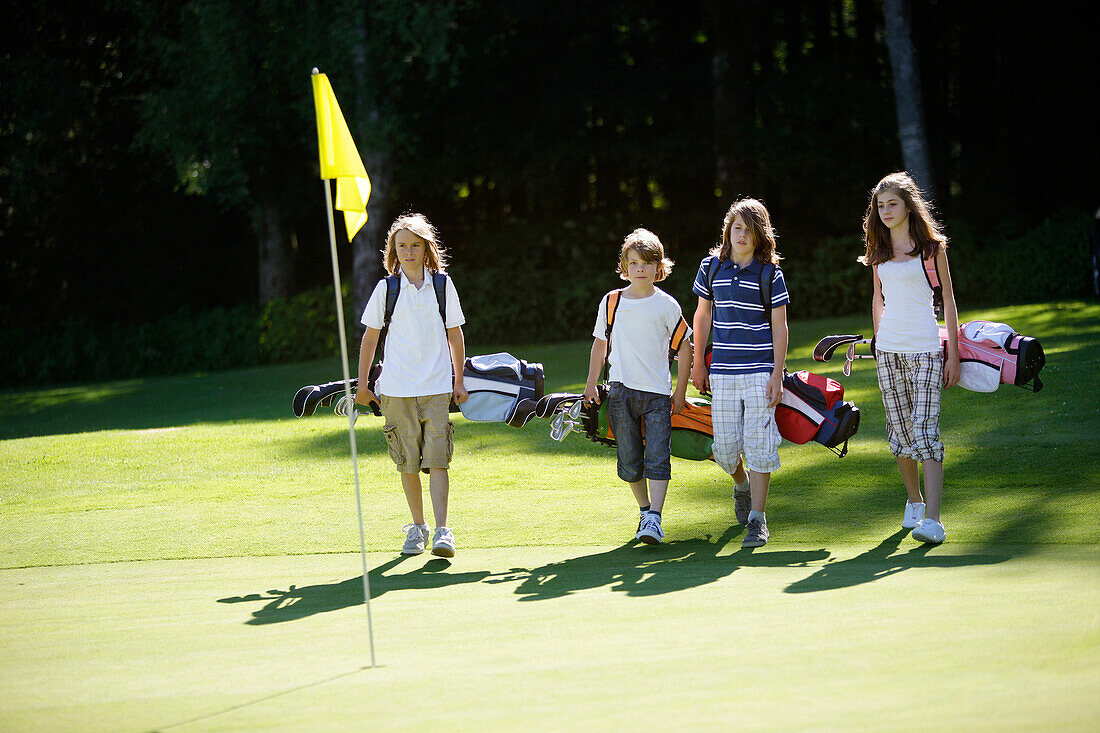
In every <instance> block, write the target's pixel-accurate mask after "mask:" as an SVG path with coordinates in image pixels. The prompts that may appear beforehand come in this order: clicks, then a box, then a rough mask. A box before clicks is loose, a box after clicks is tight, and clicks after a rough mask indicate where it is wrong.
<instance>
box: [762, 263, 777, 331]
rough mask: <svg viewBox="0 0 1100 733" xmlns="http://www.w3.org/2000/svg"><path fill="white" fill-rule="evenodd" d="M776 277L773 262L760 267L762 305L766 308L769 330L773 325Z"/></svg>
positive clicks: (765, 319) (765, 315) (765, 318)
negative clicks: (773, 298)
mask: <svg viewBox="0 0 1100 733" xmlns="http://www.w3.org/2000/svg"><path fill="white" fill-rule="evenodd" d="M774 277H775V265H774V264H773V263H771V262H769V263H767V264H766V265H761V267H760V305H761V306H763V308H764V322H765V323H767V324H768V328H771V325H772V279H773V278H774Z"/></svg>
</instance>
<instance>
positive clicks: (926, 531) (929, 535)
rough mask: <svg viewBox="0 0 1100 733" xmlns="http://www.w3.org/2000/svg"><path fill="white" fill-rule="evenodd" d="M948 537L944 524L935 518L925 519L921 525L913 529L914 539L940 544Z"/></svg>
mask: <svg viewBox="0 0 1100 733" xmlns="http://www.w3.org/2000/svg"><path fill="white" fill-rule="evenodd" d="M946 537H947V532H946V531H945V530H944V528H943V525H942V524H940V523H939V522H937V521H936V520H935V519H924V520H922V521H921V523H920V526H918V527H917V528H916V529H914V530H913V539H915V540H920V541H921V542H926V543H928V544H930V545H938V544H940V543H941V542H943V541H944V539H945V538H946Z"/></svg>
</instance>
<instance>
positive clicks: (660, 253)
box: [618, 229, 676, 282]
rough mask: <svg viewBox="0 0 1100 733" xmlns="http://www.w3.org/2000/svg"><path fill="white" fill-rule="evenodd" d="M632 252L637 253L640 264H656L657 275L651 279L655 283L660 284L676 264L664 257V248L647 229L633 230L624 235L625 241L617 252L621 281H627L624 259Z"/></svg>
mask: <svg viewBox="0 0 1100 733" xmlns="http://www.w3.org/2000/svg"><path fill="white" fill-rule="evenodd" d="M630 250H634V251H635V252H637V253H638V257H639V258H641V260H642V262H645V263H646V264H649V263H650V262H656V263H657V275H656V276H655V277H654V278H653V279H654V281H655V282H661V281H662V280H664V279H665V278H666V277H668V276H669V274H670V273H671V272H672V266H673V265H674V264H676V263H675V262H673V261H672V260H670V259H669V258H667V257H665V246H664V245H663V244H661V240H660V239H658V238H657V235H656V234H654V233H653V232H651V231H649V230H648V229H635V230H634V231H632V232H631V233H630V234H627V235H626V239H624V240H623V247H622V249H621V250H619V270H618V272H619V277H621V278H622V279H623V280H629V279H630V278H629V277H627V275H626V257H627V252H629V251H630Z"/></svg>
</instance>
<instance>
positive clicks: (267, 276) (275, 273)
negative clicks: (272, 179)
mask: <svg viewBox="0 0 1100 733" xmlns="http://www.w3.org/2000/svg"><path fill="white" fill-rule="evenodd" d="M253 221H254V225H253V230H254V231H255V232H256V239H257V240H258V244H259V276H260V288H259V291H260V303H269V302H271V301H272V300H275V299H276V298H285V297H286V296H288V295H289V294H290V267H291V256H290V238H289V236H288V235H287V232H286V229H285V227H284V226H283V217H282V214H281V212H280V210H279V207H278V205H276V204H275V203H274V202H271V201H266V202H262V203H260V204H259V210H258V211H257V212H256V213H255V214H254V215H253Z"/></svg>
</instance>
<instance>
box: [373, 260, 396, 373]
mask: <svg viewBox="0 0 1100 733" xmlns="http://www.w3.org/2000/svg"><path fill="white" fill-rule="evenodd" d="M399 295H401V276H400V275H387V276H386V307H385V310H384V311H383V312H382V330H381V331H380V332H379V333H378V361H384V360H385V356H386V336H388V335H389V333H390V321H391V320H393V311H394V309H396V308H397V296H399Z"/></svg>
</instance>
